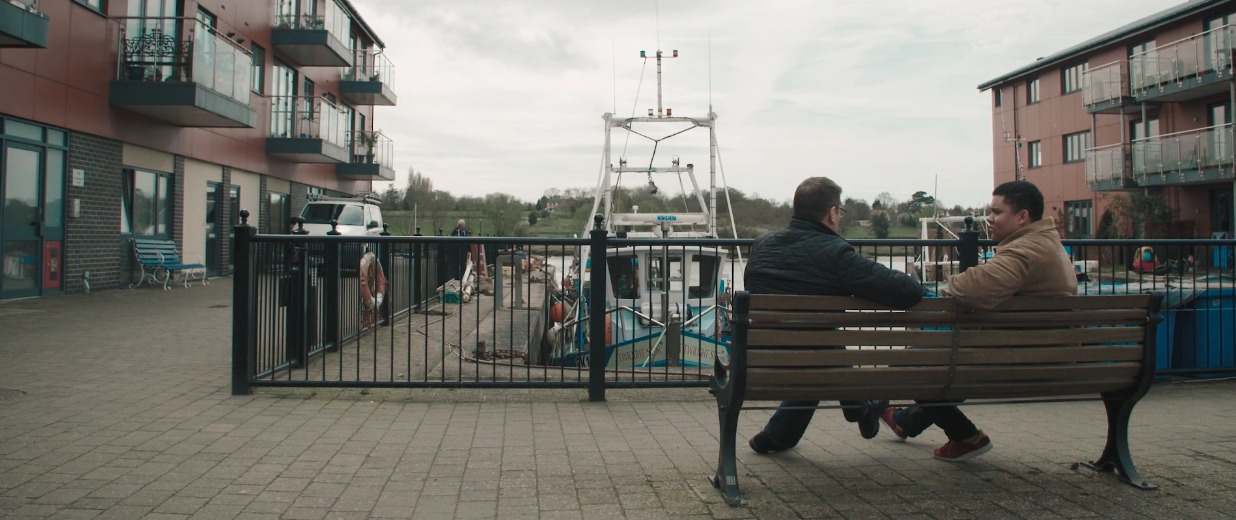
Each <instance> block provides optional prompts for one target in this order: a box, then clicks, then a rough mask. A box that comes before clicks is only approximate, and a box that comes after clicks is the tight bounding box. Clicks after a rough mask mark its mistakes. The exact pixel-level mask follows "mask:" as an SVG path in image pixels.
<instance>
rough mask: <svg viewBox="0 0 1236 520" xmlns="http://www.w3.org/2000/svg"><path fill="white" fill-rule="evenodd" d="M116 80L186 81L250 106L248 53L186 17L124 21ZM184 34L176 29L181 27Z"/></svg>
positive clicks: (251, 70) (206, 26)
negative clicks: (183, 28)
mask: <svg viewBox="0 0 1236 520" xmlns="http://www.w3.org/2000/svg"><path fill="white" fill-rule="evenodd" d="M122 20H123V21H124V24H123V27H122V28H121V31H122V34H121V38H120V47H121V49H120V51H121V52H120V56H121V59H120V67H119V70H118V71H117V75H116V79H118V80H121V81H150V82H189V81H192V82H194V83H197V84H198V85H201V86H203V87H205V88H208V89H211V90H213V91H215V92H217V93H219V94H222V95H224V96H226V97H228V98H231V99H233V100H235V101H237V102H239V103H241V104H244V105H248V104H249V91H250V83H251V81H252V79H251V77H250V75H251V74H252V73H253V58H252V57H251V56H250V54H249V51H248V49H245V48H244V47H242V46H241V45H240V44H238V43H236V42H235V41H232V39H231V38H228V37H227V36H224V35H222V34H219V33H218V32H216V31H215V30H214V29H213V28H212V27H210V26H208V25H206V24H203V23H201V22H199V21H197V20H194V19H191V18H123V19H122ZM182 26H183V27H185V30H183V31H182V30H181V27H182Z"/></svg>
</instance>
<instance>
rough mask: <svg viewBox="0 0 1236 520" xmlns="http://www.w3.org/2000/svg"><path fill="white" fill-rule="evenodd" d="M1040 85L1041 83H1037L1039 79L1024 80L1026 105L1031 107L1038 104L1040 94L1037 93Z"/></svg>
mask: <svg viewBox="0 0 1236 520" xmlns="http://www.w3.org/2000/svg"><path fill="white" fill-rule="evenodd" d="M1041 85H1042V83H1040V82H1039V78H1030V79H1028V80H1026V104H1027V105H1033V104H1035V103H1038V102H1039V99H1041V97H1042V93H1041V92H1040V91H1039V88H1040V86H1041Z"/></svg>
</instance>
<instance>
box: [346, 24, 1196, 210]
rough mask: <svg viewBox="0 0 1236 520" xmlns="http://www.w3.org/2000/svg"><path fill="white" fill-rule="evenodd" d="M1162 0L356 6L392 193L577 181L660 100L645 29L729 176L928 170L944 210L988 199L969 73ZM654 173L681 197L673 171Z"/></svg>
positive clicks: (694, 145)
mask: <svg viewBox="0 0 1236 520" xmlns="http://www.w3.org/2000/svg"><path fill="white" fill-rule="evenodd" d="M1177 3H1180V2H1179V0H1086V1H1084V2H1064V1H1045V0H1022V1H1018V2H992V1H989V0H968V1H960V0H957V1H937V0H916V1H911V0H898V1H894V0H876V1H871V0H867V1H823V0H817V1H786V0H770V1H760V2H755V1H728V2H727V1H705V0H660V1H659V2H658V1H654V0H623V1H616V0H611V1H600V0H588V1H579V0H539V1H532V0H442V1H438V0H408V1H404V0H400V1H390V0H353V4H354V5H356V7H357V9H358V10H359V11H360V12H361V15H362V16H364V17H365V19H366V21H367V22H368V23H369V24H370V25H371V26H372V27H373V28H374V30H375V31H377V32H378V35H379V37H381V38H382V39H383V40H384V41H385V43H386V46H387V54H388V55H389V58H390V59H391V61H392V62H393V63H394V65H395V67H396V71H397V77H396V80H395V91H396V93H397V95H398V96H399V105H398V106H397V107H389V108H388V107H382V108H379V109H378V110H377V114H376V115H375V118H374V121H375V126H376V127H377V128H379V129H381V130H382V131H383V132H384V133H386V134H387V135H389V136H390V137H391V138H392V139H393V140H394V141H395V146H396V150H395V153H396V156H395V167H396V170H397V171H398V172H399V174H398V175H399V177H398V179H397V180H396V184H397V185H398V186H403V185H405V184H406V183H407V176H408V173H407V172H408V170H409V169H410V168H412V169H415V170H416V171H419V172H422V173H424V174H426V175H428V176H429V177H430V178H431V179H433V182H434V187H435V188H436V189H443V190H447V191H450V192H452V193H454V194H456V195H461V194H467V195H484V194H486V193H492V192H505V193H510V194H513V195H516V196H518V197H520V198H522V199H525V200H533V199H535V198H537V197H540V196H541V194H542V193H544V192H545V190H547V189H549V188H559V189H564V188H570V187H588V188H589V189H591V187H592V186H595V184H596V181H597V173H598V171H599V169H600V163H601V152H602V148H603V142H604V141H603V139H604V137H603V125H602V120H601V115H602V114H603V113H605V112H614V113H616V114H618V115H619V116H621V117H629V116H630V115H631V114H632V111H633V110H634V113H635V114H636V115H646V114H647V110H648V109H649V108H655V107H656V74H655V72H656V67H655V62H654V61H653V60H648V61H647V63H645V60H641V59H640V58H639V51H641V50H646V51H649V54H650V55H651V54H653V53H652V51H655V50H656V48H657V47H658V42H659V44H660V48H661V49H662V50H663V51H665V52H666V54H668V53H669V51H671V50H673V49H677V50H678V51H679V55H680V58H678V59H675V60H666V61H665V64H664V79H663V82H664V100H665V101H664V103H665V106H666V107H668V108H672V109H673V110H674V115H689V116H704V115H705V114H707V112H708V103H709V99H710V96H711V101H712V105H713V109H714V110H715V112H716V113H717V114H718V116H719V117H718V121H717V126H718V129H717V135H718V140H719V144H720V151H721V160H722V166H723V169H724V173H725V177H726V178H727V179H728V181H729V185H730V186H731V187H734V188H738V189H740V190H742V191H743V192H746V193H747V194H758V195H759V196H762V197H765V198H772V199H776V200H785V199H788V198H789V197H791V196H792V194H793V190H794V187H795V186H797V185H798V183H799V182H800V181H801V180H802V179H803V178H805V177H809V176H813V175H825V176H828V177H831V178H833V179H834V180H836V181H838V182H839V183H840V184H841V186H842V187H843V188H844V190H845V195H846V196H852V197H859V198H865V199H868V200H871V199H874V198H875V196H876V195H877V194H878V193H880V192H882V191H889V192H891V193H892V194H893V195H894V196H895V197H897V198H900V199H905V198H908V197H909V196H910V194H911V193H913V192H914V191H917V190H925V191H928V192H932V191H933V190H937V188H936V187H935V186H934V183H935V180H936V178H937V176H938V179H939V186H938V191H936V193H937V194H938V197H939V199H940V200H941V201H943V202H945V203H947V204H950V205H952V204H962V205H970V204H982V203H984V202H986V201H987V200H989V199H990V197H989V195H988V194H989V193H990V192H991V187H992V180H991V170H992V156H991V139H992V135H991V126H990V125H991V119H990V117H991V116H990V108H989V107H990V92H985V93H980V92H978V90H977V89H976V88H975V87H976V85H978V84H979V83H981V82H983V81H986V80H989V79H992V78H995V77H997V76H999V75H1001V74H1003V73H1006V72H1009V71H1011V70H1013V69H1016V68H1019V67H1021V66H1023V65H1026V64H1028V63H1030V62H1032V61H1034V60H1035V59H1036V58H1038V57H1040V56H1046V55H1049V54H1052V53H1054V52H1056V51H1059V50H1061V49H1063V48H1066V47H1068V46H1070V45H1073V44H1076V43H1079V42H1081V41H1083V40H1086V39H1088V38H1091V37H1093V36H1097V35H1098V34H1100V33H1102V32H1106V31H1108V30H1110V29H1114V28H1116V27H1118V26H1120V25H1124V24H1126V23H1128V22H1131V21H1133V20H1135V19H1138V18H1141V17H1143V16H1147V15H1149V14H1152V13H1154V12H1157V11H1159V10H1162V9H1165V8H1167V7H1169V6H1171V5H1173V4H1177ZM710 42H711V44H710ZM710 52H711V60H710V59H709V54H710ZM710 63H711V74H710V72H709V69H710ZM641 74H642V77H643V80H642V82H641V79H640V78H641ZM710 83H711V87H710ZM710 88H711V93H710ZM637 92H638V96H639V97H638V100H637V98H636V94H637ZM667 127H671V125H666V124H661V125H646V126H644V127H642V128H643V129H646V130H647V131H648V132H652V133H651V134H649V135H651V136H652V137H659V136H662V135H666V134H669V133H673V132H674V131H676V130H677V128H672V127H671V128H667ZM614 137H615V144H614V154H615V156H617V155H620V154H622V150H623V149H624V146H625V150H626V153H625V156H626V157H627V158H628V161H629V163H630V164H632V165H646V164H648V163H649V160H650V159H651V157H650V153H651V151H652V146H651V142H650V141H648V140H646V139H644V138H642V137H639V136H634V135H632V136H631V137H630V140H629V141H628V140H626V139H625V132H622V131H616V132H615V136H614ZM673 156H679V157H681V159H682V162H683V163H684V164H685V163H694V164H695V165H696V172H697V176H699V177H700V179H701V182H702V183H703V184H704V185H707V182H708V180H707V172H708V169H707V164H708V134H707V131H706V130H703V129H697V130H693V131H689V132H687V133H685V134H682V135H681V136H678V137H675V138H673V139H670V140H667V141H665V142H664V143H663V144H662V145H661V146H660V147H659V149H658V150H657V155H656V159H655V165H656V166H668V164H669V160H670V158H671V157H673ZM615 160H616V159H615ZM701 172H702V175H700V173H701ZM663 175H668V174H663ZM628 179H629V182H628V181H627V180H624V185H633V184H644V183H646V182H647V180H646V178H630V177H629V178H628ZM656 181H657V183H658V184H659V185H661V186H663V187H668V188H670V189H671V190H672V191H675V192H676V191H677V185H678V179H677V177H676V176H675V177H669V176H665V177H657V178H656ZM718 185H721V181H720V178H718Z"/></svg>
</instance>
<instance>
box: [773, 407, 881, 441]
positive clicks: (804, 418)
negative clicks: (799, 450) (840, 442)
mask: <svg viewBox="0 0 1236 520" xmlns="http://www.w3.org/2000/svg"><path fill="white" fill-rule="evenodd" d="M819 404H820V402H819V401H782V403H781V406H818V405H819ZM862 404H863V403H862V402H861V401H841V405H842V406H851V405H852V406H856V408H842V409H841V411H842V412H843V413H844V414H845V420H847V421H849V422H858V420H859V419H861V418H862V417H863V409H862V408H857V406H859V405H862ZM813 416H815V410H813V409H811V408H806V409H801V410H777V413H774V414H773V416H772V418H771V419H769V420H768V425H766V426H764V435H766V436H768V440H770V441H772V443H773V445H775V446H776V447H777V449H778V450H788V449H790V448H793V447H794V446H797V445H798V441H800V440H802V438H803V434H804V433H806V432H807V426H808V425H810V424H811V418H812V417H813Z"/></svg>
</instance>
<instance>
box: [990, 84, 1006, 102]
mask: <svg viewBox="0 0 1236 520" xmlns="http://www.w3.org/2000/svg"><path fill="white" fill-rule="evenodd" d="M992 96H995V99H996V100H995V103H996V106H997V107H1000V106H1004V90H1002V89H1000V87H996V88H994V89H992Z"/></svg>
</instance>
